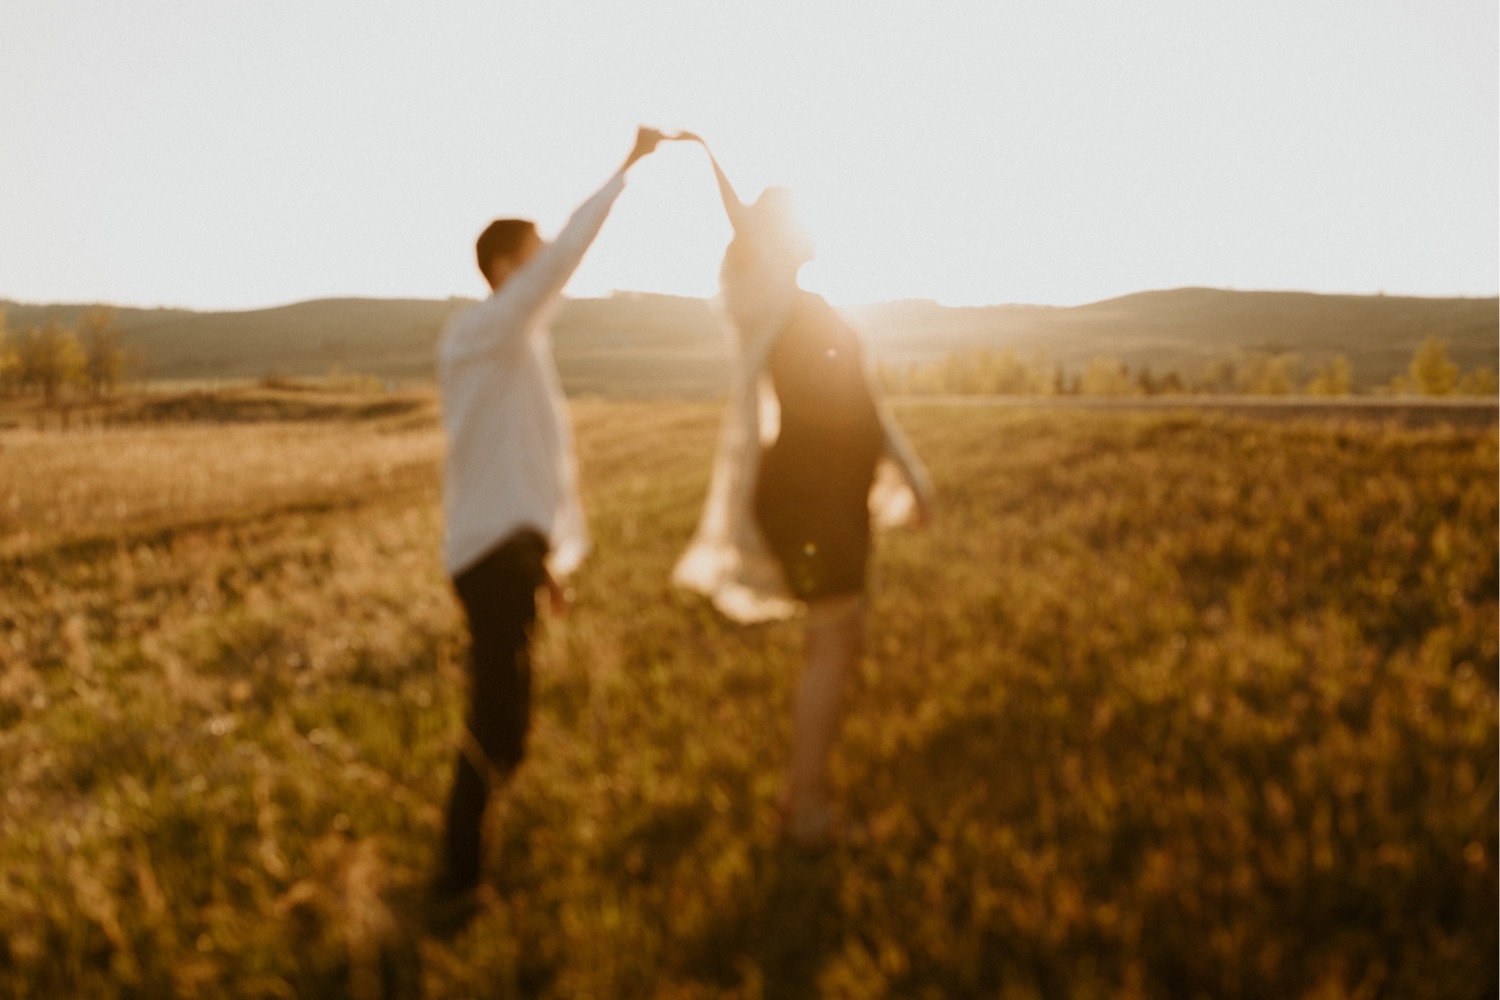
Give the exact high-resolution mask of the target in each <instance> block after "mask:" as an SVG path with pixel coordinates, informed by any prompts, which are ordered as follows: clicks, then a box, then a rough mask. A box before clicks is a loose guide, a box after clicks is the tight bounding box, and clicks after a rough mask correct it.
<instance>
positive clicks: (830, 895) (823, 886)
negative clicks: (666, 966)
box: [687, 843, 843, 1000]
mask: <svg viewBox="0 0 1500 1000" xmlns="http://www.w3.org/2000/svg"><path fill="white" fill-rule="evenodd" d="M764 864H765V867H764V870H763V875H762V877H761V878H759V879H757V885H756V889H755V891H754V893H753V896H752V898H751V899H749V900H746V905H744V906H741V907H735V908H733V909H731V910H728V911H726V912H725V913H724V914H723V915H722V916H721V917H720V919H718V920H717V921H715V922H714V923H713V924H711V925H710V926H709V927H708V928H706V929H705V931H704V933H703V935H702V936H701V937H700V938H699V939H698V940H697V941H696V942H694V943H693V945H692V947H691V948H690V950H689V958H688V969H687V971H688V972H689V973H690V974H691V975H693V976H694V977H695V978H698V979H700V980H703V981H705V982H708V983H712V984H715V985H718V986H722V987H731V986H734V985H736V984H738V983H739V982H740V981H741V980H742V979H743V978H744V977H745V975H746V973H747V972H748V971H750V970H751V969H753V970H755V971H756V972H758V974H759V977H760V980H761V995H762V996H763V997H765V998H766V1000H778V998H782V997H797V998H805V997H809V996H814V995H816V993H817V982H818V976H819V974H820V973H821V972H822V970H823V966H824V965H825V964H826V962H827V960H828V958H829V956H830V955H832V954H834V953H835V952H836V951H837V950H838V948H839V944H840V941H841V939H842V936H843V919H842V914H841V912H840V909H839V901H838V885H839V868H840V866H839V859H838V855H837V853H836V852H835V851H833V850H831V849H828V850H817V851H814V850H807V849H803V848H798V847H795V846H792V845H789V844H785V843H781V844H778V845H776V847H774V848H773V849H772V850H771V851H770V852H769V853H768V854H767V855H766V856H765V858H764ZM747 966H748V967H749V968H747Z"/></svg>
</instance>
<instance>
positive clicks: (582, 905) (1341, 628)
mask: <svg viewBox="0 0 1500 1000" xmlns="http://www.w3.org/2000/svg"><path fill="white" fill-rule="evenodd" d="M294 395H295V394H294V393H292V392H291V391H287V392H284V393H282V395H281V396H280V397H278V398H283V399H292V398H293V397H294ZM375 398H377V399H378V398H380V397H375ZM195 399H196V400H197V401H196V402H195V403H194V404H193V405H192V406H187V407H185V408H179V409H177V410H169V411H166V415H165V416H163V414H162V413H158V414H157V415H156V422H151V423H147V422H132V421H127V420H124V419H121V420H120V421H117V422H116V423H115V425H113V426H111V427H109V428H107V429H103V428H98V429H89V430H84V431H80V430H77V429H76V428H75V429H74V430H72V431H70V432H66V433H64V432H59V431H56V430H46V431H38V430H36V429H34V428H33V427H31V426H29V425H27V424H26V423H24V422H23V423H21V424H20V425H19V426H14V427H11V428H10V429H8V430H0V771H3V773H4V774H5V775H6V781H5V783H4V790H3V792H0V796H3V801H0V996H14V997H74V996H79V997H81V996H88V997H98V998H113V997H120V998H124V997H184V998H192V997H204V998H209V997H267V998H269V997H309V996H334V997H337V996H348V997H354V998H374V997H405V996H430V997H523V996H524V997H558V998H561V997H568V998H578V997H593V998H596V1000H604V998H630V997H674V998H691V997H741V998H746V1000H749V998H754V997H810V996H826V997H848V998H856V997H859V998H865V997H891V998H908V997H932V998H938V997H954V998H957V997H1004V998H1055V997H1077V998H1089V997H1098V998H1105V997H1114V998H1122V1000H1123V998H1137V997H1162V996H1171V997H1216V998H1259V997H1265V998H1277V1000H1282V998H1295V997H1308V998H1312V997H1319V998H1368V997H1377V996H1390V997H1443V998H1446V997H1454V998H1458V997H1465V998H1467V997H1473V996H1492V995H1494V994H1495V992H1496V989H1497V986H1500V983H1497V971H1496V953H1497V947H1500V930H1497V904H1496V894H1495V885H1496V879H1497V867H1496V866H1497V861H1496V859H1497V856H1500V844H1497V756H1500V747H1497V703H1496V677H1497V626H1496V620H1497V555H1496V553H1497V541H1500V540H1497V497H1496V492H1497V440H1496V433H1495V429H1494V428H1493V426H1490V427H1482V428H1472V427H1470V428H1455V427H1448V426H1435V427H1422V428H1412V427H1403V426H1399V425H1396V424H1391V423H1384V422H1375V421H1364V422H1342V421H1332V420H1327V421H1305V420H1291V421H1276V422H1270V421H1258V420H1254V419H1248V418H1243V417H1230V416H1225V415H1216V414H1203V413H1194V412H1191V411H1187V410H1183V411H1173V412H1161V413H1147V414H1142V413H1111V412H1102V411H1078V412H1071V411H1064V410H1046V411H1029V412H1028V411H1015V410H1008V409H998V408H984V407H966V408H958V407H944V406H938V405H921V404H903V405H902V407H901V408H900V411H899V412H900V415H901V417H902V419H903V422H904V423H905V424H906V425H907V427H908V429H909V431H910V434H911V436H912V438H913V440H914V442H915V444H916V446H917V448H918V450H919V451H921V452H922V454H923V455H924V456H925V458H926V459H927V461H928V463H929V465H930V467H931V470H932V472H933V475H934V478H935V479H936V482H937V487H938V491H939V495H940V500H941V506H940V509H939V516H938V518H937V520H936V522H935V524H934V525H933V526H932V528H931V529H929V530H928V531H926V532H925V533H920V534H897V535H892V536H889V537H887V538H884V539H882V541H881V544H880V547H879V552H878V554H877V557H876V572H875V579H874V581H873V586H872V605H871V634H870V643H869V656H868V660H867V662H866V663H865V665H864V667H863V669H862V671H861V673H860V676H859V677H858V678H856V679H855V682H854V683H853V684H852V685H851V688H850V690H849V692H848V695H849V702H848V705H849V713H848V718H847V724H846V727H845V732H844V737H843V739H842V741H841V744H840V747H839V749H838V751H837V754H836V759H835V779H836V783H837V786H838V788H839V790H840V796H841V799H842V801H843V803H844V810H845V813H846V817H847V821H848V828H849V833H848V836H847V837H846V838H845V840H844V841H843V842H842V843H841V844H840V845H839V846H837V847H836V848H835V849H833V850H831V851H828V852H826V853H822V854H808V853H800V852H797V851H792V850H788V849H786V848H784V847H782V846H781V845H780V844H779V841H778V839H777V836H776V833H775V821H774V810H773V802H774V799H775V795H776V790H777V784H778V780H779V773H780V767H781V765H782V763H783V761H784V760H785V759H786V756H787V740H788V721H789V715H790V713H789V711H788V705H789V699H790V694H791V689H792V685H793V682H794V679H795V677H796V672H797V668H798V663H799V656H800V649H799V634H798V629H797V626H796V625H794V624H779V625H774V626H770V627H762V628H754V629H744V628H738V627H734V626H731V625H729V624H728V623H726V622H725V621H723V620H722V619H720V618H719V617H717V616H716V615H715V614H714V613H713V612H712V611H711V610H710V609H708V608H707V607H705V606H704V605H703V604H702V603H701V602H700V601H699V600H697V599H694V598H692V597H689V596H687V595H684V594H680V593H677V592H674V591H673V590H672V589H671V588H670V587H669V585H668V583H667V577H668V573H669V570H670V567H671V564H672V561H673V559H674V558H675V556H676V555H677V553H678V552H679V551H680V550H681V548H682V546H683V545H684V544H685V542H686V540H687V538H688V535H689V534H690V532H691V530H692V527H693V524H694V521H695V519H696V515H697V512H698V508H699V504H700V502H701V499H702V495H703V491H704V488H705V484H706V478H707V465H708V459H709V455H710V453H711V450H712V447H713V441H714V434H715V429H716V423H717V418H718V410H717V408H716V407H715V406H712V405H708V404H694V403H605V402H591V403H590V402H585V403H577V404H575V406H574V413H575V420H576V425H577V433H578V440H579V448H580V457H581V462H582V468H583V474H584V479H585V493H586V502H587V505H588V508H589V511H590V517H591V524H592V529H593V533H594V537H595V541H596V545H597V551H596V553H595V555H594V556H593V557H592V558H591V561H590V562H589V563H588V564H587V565H586V567H585V569H584V570H583V571H582V573H581V575H580V576H579V578H578V579H577V580H576V586H577V589H578V595H579V596H578V601H577V604H576V606H575V608H574V610H573V613H572V614H571V615H570V616H569V617H567V618H565V619H561V620H551V621H548V622H547V623H546V625H545V627H544V631H543V634H542V636H541V639H540V647H539V654H538V661H537V683H538V685H539V687H538V692H537V703H536V717H535V721H534V726H533V732H532V738H531V744H530V747H531V756H530V758H529V760H528V761H527V763H526V764H525V766H524V767H523V769H522V771H521V772H520V774H519V775H518V777H517V779H516V781H515V782H514V784H513V785H512V787H511V789H510V790H509V792H508V794H507V796H506V798H505V801H504V804H503V806H501V807H500V808H497V809H496V810H494V811H493V812H492V814H491V816H490V820H491V827H490V829H491V831H492V834H493V836H492V840H491V849H490V851H489V855H488V857H487V861H486V878H487V882H488V885H489V889H488V891H487V892H486V894H485V896H484V898H483V902H482V906H481V908H480V911H479V913H478V915H477V916H476V917H475V919H474V920H473V921H472V922H471V923H470V924H468V925H467V926H466V927H464V928H462V929H460V930H457V931H455V932H452V933H437V932H435V931H434V930H433V929H432V928H430V927H428V926H426V925H425V924H424V923H423V922H422V921H421V920H420V919H418V914H419V913H420V911H421V907H420V906H419V905H418V900H419V898H420V892H419V889H420V886H421V883H422V881H423V880H424V879H425V878H426V877H427V876H428V874H429V873H430V872H431V871H432V868H433V864H434V850H435V846H436V842H437V837H438V832H439V824H440V808H441V805H442V803H443V801H444V797H445V795H446V791H447V782H448V780H449V768H450V766H451V759H452V753H453V750H454V747H455V745H456V737H457V734H458V732H459V727H460V713H461V707H462V688H461V685H462V657H463V655H464V638H463V633H462V630H461V628H460V626H459V620H458V616H457V612H456V604H455V601H454V599H453V598H452V596H451V593H450V591H449V589H448V587H447V585H446V582H445V580H444V578H443V576H442V573H441V570H440V565H439V559H438V548H439V538H440V531H441V524H440V515H439V511H438V491H437V482H438V479H437V474H438V468H439V462H440V458H441V450H442V441H441V435H440V433H439V431H438V430H437V428H436V426H435V423H434V419H433V408H432V404H431V401H430V399H425V398H423V397H420V396H416V395H414V396H411V397H400V398H399V399H400V400H402V401H403V403H402V405H401V406H400V407H397V408H395V409H380V408H371V407H370V405H369V404H370V401H371V397H370V396H352V397H348V398H347V399H345V400H344V401H343V402H342V403H339V402H338V401H337V400H335V399H329V400H324V401H323V403H324V404H326V405H324V406H323V408H321V409H319V408H317V407H314V408H312V409H308V408H307V407H306V406H304V407H303V408H301V409H298V408H296V407H294V406H292V405H291V404H290V403H288V404H287V405H286V406H285V407H281V408H278V407H276V406H271V405H269V404H267V405H265V406H262V407H261V408H260V409H258V410H253V411H250V415H249V416H246V412H247V411H245V410H244V409H243V405H242V401H241V402H238V403H237V402H235V401H234V398H233V397H224V398H222V399H220V398H218V397H195ZM220 404H222V406H223V407H225V408H227V410H226V409H215V407H216V406H219V405H220ZM320 405H321V404H320ZM237 407H238V408H237ZM226 412H228V413H231V414H238V417H235V418H234V419H230V418H228V417H225V413H226ZM215 414H217V418H216V417H215ZM125 415H126V414H123V413H122V417H123V416H125ZM281 418H294V419H281ZM215 419H218V420H219V421H220V422H213V421H214V420H215ZM161 420H169V421H170V422H168V423H165V424H163V423H161V422H160V421H161Z"/></svg>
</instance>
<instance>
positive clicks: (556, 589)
mask: <svg viewBox="0 0 1500 1000" xmlns="http://www.w3.org/2000/svg"><path fill="white" fill-rule="evenodd" d="M544 586H545V587H546V588H547V610H548V611H550V612H552V617H554V618H565V617H567V614H568V609H569V608H571V607H572V606H573V591H572V590H571V589H569V588H567V587H564V586H563V585H562V584H560V583H558V582H557V580H556V579H555V578H554V577H553V576H552V574H551V573H550V572H549V573H547V578H546V582H545V584H544Z"/></svg>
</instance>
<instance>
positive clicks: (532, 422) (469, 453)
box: [433, 128, 663, 896]
mask: <svg viewBox="0 0 1500 1000" xmlns="http://www.w3.org/2000/svg"><path fill="white" fill-rule="evenodd" d="M662 139H663V136H662V134H661V133H660V132H658V131H656V130H655V129H648V128H642V129H640V130H639V131H638V132H637V133H636V141H635V147H634V148H633V149H632V150H631V151H630V155H629V156H628V157H626V159H625V163H624V164H623V165H622V166H621V167H620V169H619V170H617V171H616V172H615V174H614V175H613V176H612V177H610V179H609V180H608V181H607V182H606V183H605V185H604V186H603V187H602V188H600V189H599V191H598V192H597V193H596V194H595V195H594V196H593V197H591V198H590V199H589V200H588V201H586V202H584V203H583V205H581V206H580V207H579V208H578V210H577V211H576V212H574V213H573V217H572V218H571V219H569V220H568V224H567V225H566V226H565V227H563V230H562V232H561V233H559V234H558V236H557V238H556V239H555V240H553V241H552V242H551V243H545V242H543V241H542V240H541V239H540V238H539V237H538V236H537V233H536V226H535V225H534V224H532V223H531V222H529V221H526V220H523V219H501V220H497V221H495V222H493V223H491V224H490V226H489V227H488V228H486V229H485V231H484V232H483V233H482V234H481V235H480V237H479V241H478V243H477V245H476V247H475V251H476V256H477V257H478V263H479V269H480V271H481V272H483V274H484V276H485V279H486V280H487V281H488V282H489V285H490V288H491V290H492V291H493V294H492V295H491V296H490V297H489V298H488V299H487V300H485V301H484V302H482V303H480V304H479V305H478V306H476V307H475V308H473V309H471V310H469V311H468V312H466V313H464V314H463V315H461V316H459V317H457V318H456V319H455V320H454V321H453V322H452V323H450V324H449V326H448V328H447V329H446V330H445V331H444V333H443V336H442V338H441V340H440V341H439V343H438V359H437V370H438V384H439V389H440V391H441V395H442V409H443V424H444V427H445V428H446V430H447V432H448V458H447V464H446V467H445V470H444V480H443V498H444V513H445V516H446V520H447V535H446V541H445V552H444V557H445V563H446V567H447V570H448V572H449V574H450V575H451V576H452V577H453V583H454V587H455V589H456V590H457V591H458V597H459V600H460V602H461V603H462V604H463V609H464V615H465V617H466V618H467V620H468V625H469V632H470V636H471V638H472V646H471V650H470V657H469V684H470V690H469V713H468V719H467V726H466V729H465V732H464V736H463V743H462V746H461V748H460V750H459V753H458V759H457V762H456V766H455V769H454V771H455V773H454V779H453V790H452V794H451V796H450V799H449V802H448V814H447V829H446V832H445V835H444V841H443V862H442V865H443V867H442V870H441V872H440V874H439V875H438V877H437V880H436V881H435V883H434V885H433V888H434V891H435V893H436V894H437V895H439V896H460V895H463V894H465V893H467V892H468V891H469V890H471V889H473V888H474V887H475V886H476V885H477V884H478V882H479V864H480V832H481V827H482V824H483V819H484V809H485V804H486V802H487V801H488V798H489V793H490V791H491V789H492V788H493V787H494V786H495V784H496V783H497V782H499V781H502V780H503V779H504V778H505V777H507V776H508V775H509V774H510V773H511V772H512V771H514V770H515V768H516V765H517V764H519V763H520V761H521V757H522V755H523V753H524V752H525V742H526V730H527V727H528V722H529V719H530V710H531V709H530V699H531V665H530V656H529V645H530V632H531V628H532V625H533V624H534V622H535V619H536V596H537V591H538V590H539V589H540V588H542V587H544V586H545V587H547V588H548V590H549V591H550V592H551V595H552V604H553V607H554V610H559V611H560V610H562V609H563V608H565V607H566V599H565V597H564V596H563V591H562V589H561V587H560V585H559V583H558V581H559V580H560V579H562V578H564V577H565V576H566V575H567V574H568V573H570V572H571V571H572V570H573V569H574V568H575V567H576V566H577V565H578V564H579V562H580V561H581V560H582V559H583V557H584V555H585V554H586V553H587V552H588V548H589V539H588V531H587V527H586V525H585V524H584V519H583V509H582V507H581V505H580V503H579V499H578V485H577V463H576V461H575V459H574V456H573V439H572V431H571V428H570V426H569V422H568V412H567V406H566V403H565V401H564V399H563V395H562V390H561V386H560V383H559V380H558V376H557V366H556V364H555V362H554V361H553V359H552V345H551V341H550V337H549V334H548V331H547V319H548V316H549V314H550V313H551V311H552V307H553V306H554V305H555V303H556V302H557V300H558V298H559V297H560V296H561V294H562V289H563V286H564V285H566V284H567V282H568V279H569V278H570V277H571V276H572V274H573V272H574V270H576V269H577V267H578V264H579V262H580V261H582V259H583V255H584V252H585V251H587V250H588V248H589V245H590V244H591V243H593V241H594V237H595V236H597V235H598V234H599V230H600V228H601V227H602V226H603V225H604V220H605V217H606V216H607V215H608V214H609V210H610V207H611V206H612V205H613V204H614V202H615V199H616V198H618V197H619V195H620V192H621V191H622V190H623V189H624V186H625V173H626V171H628V170H629V169H630V167H631V166H632V165H634V164H635V162H636V161H637V160H639V159H640V158H641V157H643V156H646V155H648V154H649V153H651V152H652V151H653V150H654V149H655V148H656V146H657V144H658V143H659V142H661V141H662Z"/></svg>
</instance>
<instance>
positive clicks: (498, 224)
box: [474, 219, 536, 277]
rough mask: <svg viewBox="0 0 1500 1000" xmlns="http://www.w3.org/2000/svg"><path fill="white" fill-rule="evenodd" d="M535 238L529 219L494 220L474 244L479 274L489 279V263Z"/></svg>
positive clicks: (533, 226) (533, 227) (533, 225)
mask: <svg viewBox="0 0 1500 1000" xmlns="http://www.w3.org/2000/svg"><path fill="white" fill-rule="evenodd" d="M535 236H536V223H534V222H532V221H531V220H530V219H496V220H495V221H494V222H491V223H490V224H489V225H488V226H485V227H484V232H482V233H480V234H479V239H478V240H477V241H476V242H475V244H474V256H475V258H476V259H477V260H478V262H479V272H480V273H481V274H483V275H484V276H485V277H489V273H490V261H492V260H494V259H495V258H496V257H508V256H509V255H511V254H513V253H515V252H516V251H517V250H519V249H521V247H523V246H525V245H526V244H527V243H529V242H530V241H531V240H532V239H533V238H535Z"/></svg>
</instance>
